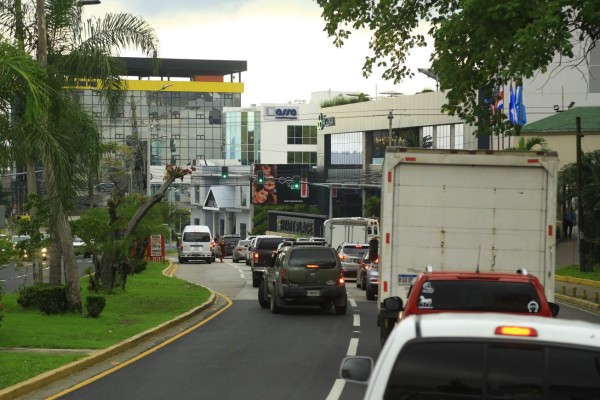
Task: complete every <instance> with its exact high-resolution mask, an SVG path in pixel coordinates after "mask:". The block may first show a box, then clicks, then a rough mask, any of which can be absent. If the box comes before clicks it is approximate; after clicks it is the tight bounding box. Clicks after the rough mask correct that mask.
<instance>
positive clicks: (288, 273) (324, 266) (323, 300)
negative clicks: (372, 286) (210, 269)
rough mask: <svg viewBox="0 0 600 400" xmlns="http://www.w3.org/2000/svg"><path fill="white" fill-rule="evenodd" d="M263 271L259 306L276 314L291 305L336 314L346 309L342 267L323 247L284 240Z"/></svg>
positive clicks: (327, 249)
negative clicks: (331, 311)
mask: <svg viewBox="0 0 600 400" xmlns="http://www.w3.org/2000/svg"><path fill="white" fill-rule="evenodd" d="M284 243H286V245H285V246H283V247H282V248H281V249H280V250H279V251H278V252H277V253H276V255H275V257H273V259H272V262H271V263H270V264H269V266H268V267H267V268H266V270H265V272H264V275H263V279H262V280H261V282H260V287H259V289H258V303H259V304H260V306H261V307H262V308H268V307H270V309H271V312H272V313H278V312H280V311H282V310H283V309H284V308H286V307H290V306H318V307H320V308H321V309H323V310H328V309H330V308H331V307H332V306H333V308H334V309H335V312H336V314H345V313H346V310H347V307H348V301H347V300H348V299H347V294H346V286H345V281H344V275H343V273H342V264H341V262H340V260H339V257H338V256H337V253H336V252H335V250H334V249H333V248H331V247H329V246H325V245H323V244H320V245H319V244H316V243H315V244H307V242H302V241H301V242H295V241H286V242H284Z"/></svg>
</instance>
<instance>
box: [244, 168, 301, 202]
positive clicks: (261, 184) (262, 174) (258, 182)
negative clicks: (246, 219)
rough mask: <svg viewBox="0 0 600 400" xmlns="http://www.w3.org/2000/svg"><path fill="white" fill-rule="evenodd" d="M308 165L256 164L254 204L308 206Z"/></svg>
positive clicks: (253, 192)
mask: <svg viewBox="0 0 600 400" xmlns="http://www.w3.org/2000/svg"><path fill="white" fill-rule="evenodd" d="M308 168H309V166H308V165H307V164H254V171H253V179H252V204H308V182H307V179H306V176H307V175H308Z"/></svg>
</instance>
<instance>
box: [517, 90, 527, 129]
mask: <svg viewBox="0 0 600 400" xmlns="http://www.w3.org/2000/svg"><path fill="white" fill-rule="evenodd" d="M515 112H516V117H517V125H525V124H526V123H527V109H526V108H525V104H523V86H517V97H516V100H515Z"/></svg>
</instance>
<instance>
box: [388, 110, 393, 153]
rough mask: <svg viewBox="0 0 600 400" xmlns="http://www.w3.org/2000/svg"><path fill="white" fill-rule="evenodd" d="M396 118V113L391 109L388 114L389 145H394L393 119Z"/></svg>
mask: <svg viewBox="0 0 600 400" xmlns="http://www.w3.org/2000/svg"><path fill="white" fill-rule="evenodd" d="M393 119H394V113H393V112H392V110H390V113H389V114H388V120H389V121H390V128H389V131H388V146H391V145H392V120H393Z"/></svg>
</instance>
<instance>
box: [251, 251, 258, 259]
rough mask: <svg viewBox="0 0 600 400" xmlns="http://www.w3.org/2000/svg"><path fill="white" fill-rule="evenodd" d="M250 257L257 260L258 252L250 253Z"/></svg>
mask: <svg viewBox="0 0 600 400" xmlns="http://www.w3.org/2000/svg"><path fill="white" fill-rule="evenodd" d="M252 257H254V260H255V261H258V253H254V254H252Z"/></svg>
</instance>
